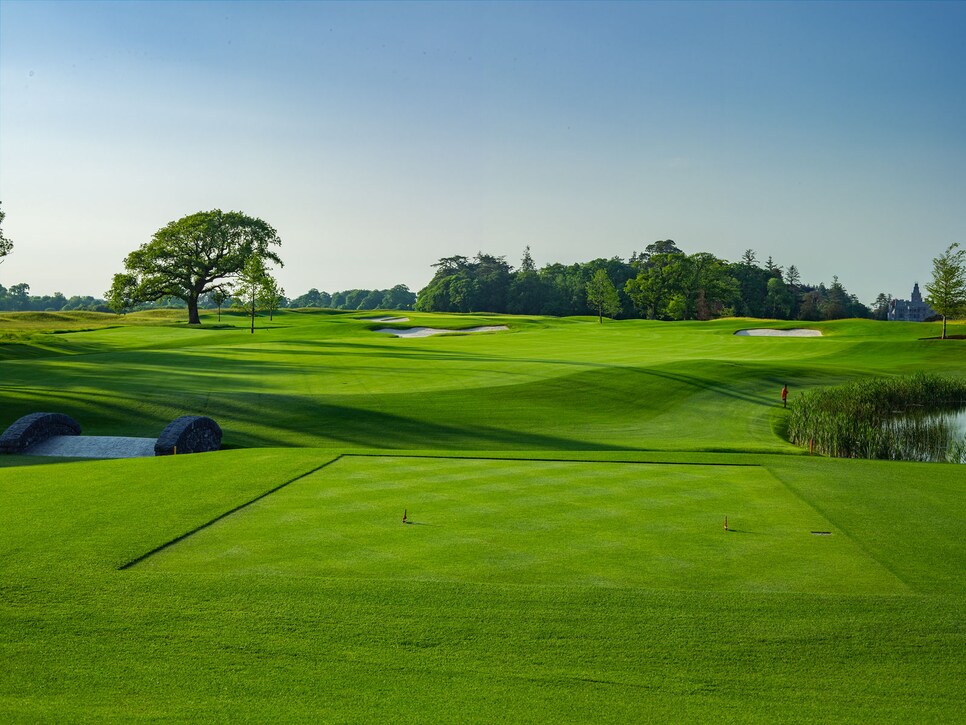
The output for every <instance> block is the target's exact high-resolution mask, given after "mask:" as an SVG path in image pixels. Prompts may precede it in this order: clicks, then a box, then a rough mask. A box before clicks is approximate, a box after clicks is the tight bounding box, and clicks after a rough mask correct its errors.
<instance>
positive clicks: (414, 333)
mask: <svg viewBox="0 0 966 725" xmlns="http://www.w3.org/2000/svg"><path fill="white" fill-rule="evenodd" d="M509 329H510V328H509V327H507V326H506V325H489V326H487V327H470V328H468V329H466V330H441V329H439V328H436V327H410V328H409V329H408V330H392V329H390V328H388V327H384V328H382V329H381V330H376V332H385V333H387V334H389V335H395V336H396V337H431V336H432V335H447V334H450V333H453V332H501V331H502V330H509Z"/></svg>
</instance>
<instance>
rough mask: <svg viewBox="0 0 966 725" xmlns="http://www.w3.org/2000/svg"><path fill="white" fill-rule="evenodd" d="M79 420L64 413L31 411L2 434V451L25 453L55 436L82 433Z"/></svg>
mask: <svg viewBox="0 0 966 725" xmlns="http://www.w3.org/2000/svg"><path fill="white" fill-rule="evenodd" d="M80 432H81V427H80V425H78V423H77V421H76V420H74V419H73V418H71V417H70V416H69V415H64V414H63V413H31V414H30V415H25V416H24V417H23V418H20V419H19V420H18V421H16V422H15V423H14V424H13V425H11V426H10V427H9V428H7V430H5V431H4V433H3V435H2V436H0V453H23V452H24V451H25V450H26V449H27V448H29V447H30V446H32V445H34V444H35V443H40V442H42V441H45V440H47V439H48V438H51V437H53V436H76V435H80Z"/></svg>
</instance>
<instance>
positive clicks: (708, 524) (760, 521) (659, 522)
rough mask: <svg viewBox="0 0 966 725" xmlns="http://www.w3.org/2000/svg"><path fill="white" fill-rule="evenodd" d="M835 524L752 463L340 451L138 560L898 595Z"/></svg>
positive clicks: (192, 567)
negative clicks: (824, 534) (558, 459)
mask: <svg viewBox="0 0 966 725" xmlns="http://www.w3.org/2000/svg"><path fill="white" fill-rule="evenodd" d="M404 515H406V516H407V523H403V521H402V518H403V516H404ZM725 517H728V526H729V529H728V530H727V531H726V530H725V529H724V520H725ZM834 528H835V527H834V526H833V525H832V524H831V523H830V522H829V521H828V520H827V519H826V518H825V517H824V516H822V515H821V514H820V513H818V511H816V510H815V509H814V508H812V507H810V506H808V505H807V504H805V503H804V502H802V501H801V500H800V499H798V498H797V497H796V496H795V495H794V494H793V493H791V492H790V491H789V490H788V489H787V488H786V487H785V486H784V485H782V484H781V483H780V482H779V481H778V480H776V479H775V478H774V477H773V476H772V475H771V474H770V473H769V472H768V471H767V470H765V469H764V468H762V467H759V466H728V465H720V466H700V465H676V464H645V463H637V464H634V463H594V462H539V461H492V460H479V459H461V460H451V459H444V458H435V459H434V458H399V457H382V456H379V457H344V458H342V459H341V460H339V461H338V462H337V463H335V464H333V465H330V466H327V467H326V468H325V469H322V470H320V471H318V472H316V473H313V474H311V475H309V476H307V477H305V478H303V479H300V480H299V481H297V482H295V483H293V484H292V485H290V486H286V487H285V489H284V490H282V491H279V492H278V493H276V494H274V495H273V496H271V497H269V498H266V499H264V500H261V501H258V502H256V503H255V504H253V505H252V506H251V507H250V508H248V509H246V510H244V511H239V512H237V513H235V514H233V515H232V516H231V517H228V518H226V519H224V520H222V521H220V522H218V523H217V524H216V525H213V526H212V527H209V528H208V529H206V530H205V531H202V532H198V533H197V534H194V535H193V536H191V537H190V538H188V539H186V540H183V541H181V542H179V543H177V544H176V545H175V546H172V547H170V548H168V549H166V550H165V551H163V552H160V553H158V554H157V555H155V556H153V557H151V558H150V559H148V560H146V561H144V562H142V563H141V564H140V565H139V566H140V567H142V568H146V569H149V570H153V569H162V570H171V571H191V572H209V573H210V572H243V573H262V574H286V575H290V576H327V577H352V578H365V579H392V580H395V581H408V580H418V581H470V582H495V583H507V584H512V583H527V584H551V585H583V586H612V587H645V588H661V589H667V588H671V589H696V590H702V591H706V590H713V591H778V592H801V593H813V594H820V593H853V594H858V593H864V594H876V593H880V592H883V591H892V592H894V593H908V592H909V590H908V588H907V587H906V586H905V585H904V584H903V583H902V581H900V580H899V579H897V578H896V577H895V576H894V575H893V574H891V573H890V572H889V571H888V570H887V569H885V568H884V567H882V566H881V565H880V564H878V563H877V562H876V561H875V560H874V559H872V558H870V557H869V556H868V555H866V554H865V553H863V552H862V551H861V549H860V548H858V547H857V546H856V545H855V544H854V543H852V542H851V541H850V540H849V539H848V537H846V536H844V535H842V534H841V532H837V531H834ZM813 531H831V533H832V534H833V535H832V536H829V537H817V536H815V535H813V534H812V533H811V532H813Z"/></svg>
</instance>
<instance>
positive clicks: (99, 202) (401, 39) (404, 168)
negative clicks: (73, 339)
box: [0, 0, 966, 302]
mask: <svg viewBox="0 0 966 725" xmlns="http://www.w3.org/2000/svg"><path fill="white" fill-rule="evenodd" d="M964 38H966V3H960V2H949V3H927V2H914V3H908V4H907V3H875V2H861V3H854V4H852V3H845V2H831V3H818V2H816V3H792V2H774V3H771V2H760V3H727V2H715V3H701V2H682V3H660V2H641V3H637V2H621V3H613V4H609V3H602V2H594V3H578V2H561V3H556V2H541V3H523V2H521V3H513V2H480V3H458V2H430V3H404V2H387V3H365V2H352V3H332V2H291V3H289V2H264V3H263V2H228V3H221V2H144V3H142V2H43V1H37V0H31V1H29V2H23V1H21V0H0V201H2V202H3V210H4V211H5V212H6V213H7V219H6V221H5V223H4V227H3V230H4V234H5V236H7V237H8V238H11V239H12V240H13V241H14V243H15V245H16V246H15V248H14V251H13V253H12V254H11V255H10V256H9V257H7V259H6V261H5V262H4V263H3V264H2V265H0V283H2V284H4V285H6V286H10V284H13V283H16V282H21V281H24V282H28V283H29V284H30V285H31V292H32V293H33V294H47V293H52V292H54V291H61V292H63V293H64V294H66V295H68V296H70V295H72V294H94V295H102V294H103V293H104V292H105V291H106V290H107V288H108V287H109V286H110V282H111V277H112V275H113V274H114V273H115V272H119V271H121V270H122V262H123V259H124V256H125V255H126V254H127V253H128V252H130V251H132V250H133V249H135V248H137V247H138V246H139V245H140V244H142V243H144V242H147V241H148V240H149V239H150V238H151V235H152V234H153V233H154V232H155V231H156V230H157V229H159V228H160V227H162V226H164V225H165V224H167V223H168V222H169V221H172V220H174V219H177V218H180V217H182V216H185V215H186V214H189V213H193V212H196V211H201V210H207V209H213V208H221V209H223V210H239V211H243V212H245V213H247V214H250V215H253V216H258V217H261V218H262V219H264V220H265V221H267V222H268V223H270V224H272V225H273V226H274V227H275V228H276V229H277V230H278V232H279V234H280V236H281V238H282V241H283V246H282V248H281V250H280V251H281V255H282V258H283V259H284V260H285V262H286V266H285V268H284V269H283V270H281V271H280V272H279V274H278V277H279V280H280V281H281V283H282V285H283V286H284V287H285V289H286V291H287V293H288V294H289V296H297V295H299V294H302V293H304V292H305V291H306V290H307V289H309V288H310V287H317V288H319V289H321V290H327V291H330V292H332V291H335V290H339V289H349V288H354V287H363V288H383V287H389V286H391V285H393V284H397V283H404V284H408V285H409V286H410V288H412V289H413V291H416V290H418V289H419V288H421V287H422V286H423V285H425V284H426V282H428V281H429V279H430V277H431V276H432V271H433V270H432V269H431V267H430V265H431V264H432V263H433V262H435V261H436V260H437V259H439V258H440V257H444V256H451V255H453V254H464V255H467V256H472V255H473V254H475V253H476V252H477V251H480V250H482V251H484V252H488V253H492V254H498V255H506V256H507V259H508V261H509V262H510V263H511V264H514V265H516V264H517V263H518V262H519V259H520V256H521V253H522V251H523V248H524V246H525V245H528V244H529V245H530V247H531V249H532V253H533V256H534V259H535V261H536V262H537V264H538V265H543V264H545V263H547V262H555V261H560V262H568V263H569V262H574V261H586V260H589V259H592V258H595V257H611V256H615V255H616V256H620V257H624V258H627V257H628V256H629V255H630V254H631V252H633V251H635V250H642V249H643V248H644V247H645V246H646V245H647V244H649V243H650V242H653V241H655V240H658V239H668V238H670V239H674V240H675V241H676V242H677V243H678V245H679V246H680V247H681V248H682V249H684V250H685V251H687V252H697V251H708V252H712V253H714V254H717V255H718V256H721V257H724V258H726V259H731V260H737V259H738V258H739V257H740V255H741V253H742V252H743V251H744V250H745V249H747V248H752V249H755V250H756V251H757V253H758V256H759V258H761V259H764V258H766V257H767V256H768V255H771V256H773V257H774V259H775V261H776V262H777V263H778V264H780V265H783V266H787V265H789V264H795V265H797V266H798V268H799V270H800V272H801V275H802V278H803V281H806V282H815V283H817V282H820V281H824V282H830V281H831V278H832V275H833V274H837V275H839V277H840V279H841V281H842V282H843V283H844V284H845V285H846V287H847V288H848V289H849V291H851V292H854V293H856V294H857V295H858V296H859V298H860V299H861V300H862V301H864V302H869V301H871V299H873V298H874V296H875V295H876V293H878V292H879V291H885V292H889V293H892V294H893V295H896V296H898V297H908V295H909V291H910V289H911V287H912V283H913V282H914V281H917V280H918V281H919V282H924V281H926V280H928V279H929V277H930V270H931V259H932V257H934V256H936V255H938V254H939V253H941V252H942V251H943V250H944V249H945V248H946V246H947V245H948V244H949V243H951V242H954V241H958V242H961V243H966V42H964Z"/></svg>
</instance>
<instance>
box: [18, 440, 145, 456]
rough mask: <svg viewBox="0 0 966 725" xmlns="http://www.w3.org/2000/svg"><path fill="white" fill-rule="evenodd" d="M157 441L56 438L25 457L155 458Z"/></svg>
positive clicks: (44, 442)
mask: <svg viewBox="0 0 966 725" xmlns="http://www.w3.org/2000/svg"><path fill="white" fill-rule="evenodd" d="M157 440H158V439H157V438H128V437H122V436H52V437H51V438H48V439H47V440H45V441H41V442H40V443H35V444H34V445H32V446H30V448H28V449H27V450H26V451H24V454H25V455H28V456H65V457H69V458H147V457H148V456H153V455H154V444H155V443H157Z"/></svg>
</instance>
